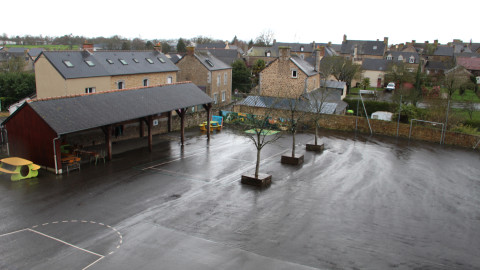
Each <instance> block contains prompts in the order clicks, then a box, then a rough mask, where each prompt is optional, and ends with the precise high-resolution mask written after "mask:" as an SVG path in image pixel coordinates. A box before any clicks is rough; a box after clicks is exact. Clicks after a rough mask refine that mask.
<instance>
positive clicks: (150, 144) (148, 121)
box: [143, 115, 153, 152]
mask: <svg viewBox="0 0 480 270" xmlns="http://www.w3.org/2000/svg"><path fill="white" fill-rule="evenodd" d="M143 120H144V121H145V123H146V124H147V130H148V150H149V151H150V152H152V151H153V135H152V127H153V117H152V116H151V115H150V116H147V117H146V118H143Z"/></svg>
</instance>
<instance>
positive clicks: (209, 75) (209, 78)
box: [207, 71, 212, 83]
mask: <svg viewBox="0 0 480 270" xmlns="http://www.w3.org/2000/svg"><path fill="white" fill-rule="evenodd" d="M211 82H212V73H211V72H210V71H209V72H207V83H211Z"/></svg>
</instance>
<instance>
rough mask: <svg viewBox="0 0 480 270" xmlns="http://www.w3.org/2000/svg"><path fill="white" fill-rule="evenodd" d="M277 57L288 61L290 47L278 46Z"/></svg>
mask: <svg viewBox="0 0 480 270" xmlns="http://www.w3.org/2000/svg"><path fill="white" fill-rule="evenodd" d="M278 58H279V60H280V61H288V59H290V47H287V46H281V47H278Z"/></svg>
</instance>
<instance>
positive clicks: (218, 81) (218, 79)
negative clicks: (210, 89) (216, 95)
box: [217, 75, 220, 86]
mask: <svg viewBox="0 0 480 270" xmlns="http://www.w3.org/2000/svg"><path fill="white" fill-rule="evenodd" d="M217 86H220V75H217Z"/></svg>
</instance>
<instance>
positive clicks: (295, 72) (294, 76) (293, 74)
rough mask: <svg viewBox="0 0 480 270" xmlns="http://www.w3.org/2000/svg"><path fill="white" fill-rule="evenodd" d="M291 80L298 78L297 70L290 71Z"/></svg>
mask: <svg viewBox="0 0 480 270" xmlns="http://www.w3.org/2000/svg"><path fill="white" fill-rule="evenodd" d="M292 78H294V79H296V78H298V70H296V69H292Z"/></svg>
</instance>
